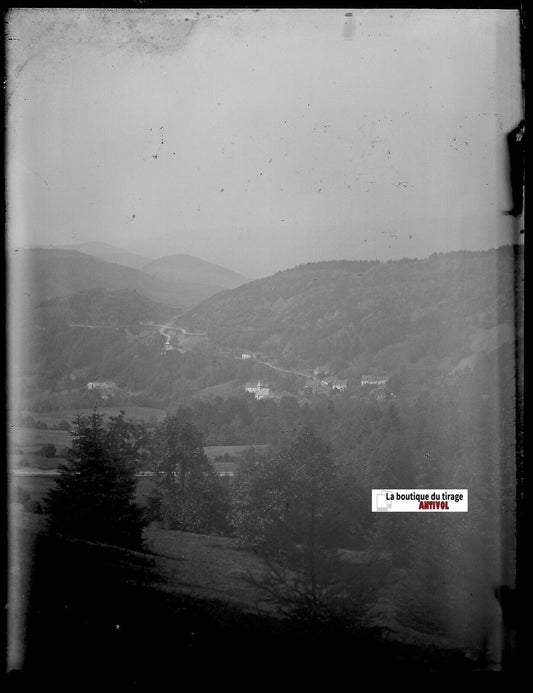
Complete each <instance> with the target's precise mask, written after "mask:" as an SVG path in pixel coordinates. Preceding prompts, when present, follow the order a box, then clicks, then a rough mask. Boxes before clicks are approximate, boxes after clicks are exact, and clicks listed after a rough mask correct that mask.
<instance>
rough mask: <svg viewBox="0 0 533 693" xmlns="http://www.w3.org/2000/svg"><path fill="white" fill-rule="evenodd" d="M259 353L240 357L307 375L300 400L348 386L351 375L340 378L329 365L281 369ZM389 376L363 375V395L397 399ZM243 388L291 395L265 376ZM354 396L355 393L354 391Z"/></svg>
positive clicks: (269, 395)
mask: <svg viewBox="0 0 533 693" xmlns="http://www.w3.org/2000/svg"><path fill="white" fill-rule="evenodd" d="M259 356H260V355H259V354H257V353H251V352H243V353H242V354H241V355H240V359H241V360H243V361H251V360H253V361H255V362H257V363H259V364H261V365H265V366H268V367H270V368H272V369H273V370H276V371H281V372H287V373H293V374H295V375H299V376H302V377H304V378H305V382H304V385H303V387H302V388H300V390H299V391H298V395H299V397H300V399H299V400H298V403H299V404H305V402H306V401H308V400H309V399H310V398H312V397H316V396H320V395H331V394H336V393H340V392H345V391H346V390H347V389H348V379H347V378H338V377H336V376H335V375H334V374H331V373H330V372H329V370H328V369H327V367H319V368H315V369H314V371H313V372H312V373H305V372H302V371H290V370H288V369H281V368H279V367H277V366H275V365H273V364H270V363H268V362H266V361H263V360H260V359H259ZM388 382H389V376H388V375H386V374H377V375H362V376H361V381H360V388H361V392H362V394H363V395H366V396H368V397H370V398H372V399H374V400H375V401H376V402H384V401H386V400H388V399H394V398H395V397H396V395H395V394H394V393H393V392H390V390H389V389H388V388H387V383H388ZM244 390H245V391H246V392H249V393H251V394H253V395H254V397H255V399H258V400H261V399H281V397H284V396H287V395H290V393H288V392H285V391H281V392H280V391H278V390H277V389H276V388H275V387H274V386H273V385H272V384H271V383H269V382H267V381H265V380H264V379H263V380H261V379H258V380H257V382H256V381H249V382H247V383H246V384H245V385H244ZM352 396H353V397H355V395H352Z"/></svg>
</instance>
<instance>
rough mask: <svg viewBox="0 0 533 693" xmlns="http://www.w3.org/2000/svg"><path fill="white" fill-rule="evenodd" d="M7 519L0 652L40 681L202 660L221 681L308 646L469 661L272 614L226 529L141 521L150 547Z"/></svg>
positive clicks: (31, 519) (397, 664)
mask: <svg viewBox="0 0 533 693" xmlns="http://www.w3.org/2000/svg"><path fill="white" fill-rule="evenodd" d="M14 522H15V524H16V528H15V529H16V531H15V532H14V533H13V534H12V537H14V539H15V542H16V545H17V549H18V550H17V552H16V554H15V558H14V562H11V563H10V576H11V581H12V582H11V586H12V587H14V589H13V590H12V592H11V595H10V601H9V609H10V611H9V613H10V616H11V619H12V620H13V618H15V623H16V625H18V629H17V628H15V629H14V630H13V629H12V630H11V631H10V646H11V648H10V654H11V655H13V654H14V655H16V657H14V658H12V660H11V662H10V663H11V666H14V665H15V666H17V668H20V669H21V670H22V671H23V672H25V673H26V675H28V676H34V677H35V681H34V683H35V684H39V685H40V686H42V683H43V681H48V680H50V681H51V682H52V681H53V682H54V683H57V680H58V677H59V678H62V677H64V678H65V679H67V680H68V681H69V683H70V687H69V689H70V690H74V689H77V683H78V682H80V677H81V679H82V680H83V681H84V682H85V681H87V677H90V676H93V677H94V682H97V681H98V682H100V683H101V681H102V680H106V682H108V683H109V682H110V681H109V679H108V678H107V676H106V678H105V679H104V678H102V675H103V674H106V675H109V674H110V673H111V674H112V675H113V677H114V678H113V679H112V681H111V682H112V683H115V682H116V683H121V684H122V685H121V686H119V689H120V690H124V683H125V682H127V683H128V684H129V687H128V690H129V688H130V687H131V688H134V687H139V683H140V682H144V683H148V684H149V686H148V687H149V689H150V690H155V689H157V690H159V689H160V688H161V689H164V688H163V687H161V686H160V685H158V686H157V687H156V688H154V684H155V677H156V676H158V675H161V676H162V679H166V684H167V686H168V681H169V680H170V679H169V678H168V677H169V675H176V671H178V673H179V675H180V676H182V675H183V673H184V671H185V669H188V670H190V671H191V672H193V673H194V675H195V681H196V682H198V680H199V679H198V677H199V676H201V674H202V672H204V671H205V670H209V671H210V672H213V673H215V674H216V676H217V678H218V680H219V681H220V676H221V675H222V674H224V675H227V676H231V677H232V679H233V677H234V675H235V672H234V668H235V667H237V668H238V667H239V666H240V662H242V661H245V662H247V663H252V662H253V663H254V666H255V667H256V671H259V669H257V667H261V670H263V669H264V668H265V667H267V669H268V668H271V667H274V668H275V669H276V670H277V668H278V667H280V666H281V664H282V663H283V661H284V660H285V664H287V663H289V664H292V665H293V666H294V667H295V668H296V669H298V670H300V669H301V668H302V666H304V664H305V666H308V664H309V657H312V658H313V661H316V662H317V663H318V662H321V663H322V664H326V665H327V666H326V670H328V671H329V673H330V674H331V667H333V668H334V670H335V671H337V670H338V668H339V667H340V666H342V664H343V663H344V665H346V666H347V667H348V665H349V669H350V670H351V671H352V673H353V670H354V667H355V668H356V670H357V671H358V673H359V674H362V673H365V674H374V675H375V673H376V672H379V671H381V670H382V669H386V670H387V671H388V672H390V673H391V674H392V673H402V672H403V673H407V672H409V673H410V674H414V673H417V674H421V673H435V672H437V671H443V672H444V671H446V673H448V674H449V673H452V672H453V673H454V674H458V673H466V672H467V671H468V670H469V668H470V666H471V663H470V662H468V661H467V660H466V658H465V657H464V654H463V653H461V652H458V651H457V650H454V649H453V648H450V647H449V646H446V645H445V644H443V645H442V646H439V645H438V644H437V643H436V642H429V641H428V643H427V644H422V643H421V644H417V645H413V644H407V643H402V642H398V641H395V640H394V639H393V638H391V637H388V638H387V639H383V638H382V637H381V636H380V635H379V633H374V632H373V631H369V630H364V629H355V630H354V629H350V628H348V629H346V628H344V627H343V626H342V625H341V626H338V625H334V624H332V625H331V626H328V625H325V626H323V627H322V626H321V627H320V629H318V630H317V629H315V630H309V626H307V625H305V624H302V623H300V624H298V623H292V622H287V621H283V620H281V619H279V618H275V617H274V614H273V613H272V611H271V610H269V609H268V608H267V606H266V605H262V607H263V608H262V609H260V610H258V599H260V597H261V595H260V593H259V592H258V591H257V590H256V588H254V587H252V586H251V585H250V584H249V583H248V582H246V581H245V580H243V576H244V575H245V574H246V573H247V572H248V571H251V572H252V574H254V575H256V576H258V575H260V574H261V571H262V570H263V568H262V564H261V563H260V562H259V560H258V559H257V558H256V557H255V556H254V555H253V554H251V553H249V552H247V551H243V550H239V549H237V548H236V547H235V545H234V544H233V541H232V540H231V539H229V538H224V537H214V536H206V535H198V534H186V533H183V532H171V531H166V530H161V529H159V528H157V527H150V528H148V529H147V530H146V533H145V535H146V541H147V545H148V548H149V549H151V551H152V553H140V552H134V551H128V550H126V549H121V548H118V547H112V546H107V545H104V544H98V543H94V542H84V541H80V540H65V539H60V538H56V539H54V538H51V537H46V535H44V534H43V529H44V526H45V518H44V517H43V516H36V515H30V514H28V513H24V512H20V511H19V512H17V514H16V517H15V518H14ZM13 580H15V582H13ZM25 595H27V596H25ZM312 669H313V671H315V666H314V665H313V667H312ZM279 671H281V669H279ZM300 674H301V671H300ZM115 677H116V678H115ZM161 683H163V680H162V681H161ZM73 684H74V685H73ZM32 689H33V688H32Z"/></svg>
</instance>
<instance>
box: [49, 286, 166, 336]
mask: <svg viewBox="0 0 533 693" xmlns="http://www.w3.org/2000/svg"><path fill="white" fill-rule="evenodd" d="M36 313H37V316H38V318H37V319H38V320H39V321H40V322H42V323H43V324H44V325H46V324H49V323H50V322H51V321H56V322H58V321H62V322H64V323H67V324H69V323H70V324H87V325H100V326H104V325H105V326H113V327H125V326H130V325H139V324H140V323H144V322H155V323H161V322H164V321H166V320H168V319H170V318H171V317H172V316H173V315H174V308H173V307H172V306H168V305H163V304H161V303H156V302H155V301H151V300H150V299H148V298H146V297H145V296H142V295H141V294H139V293H137V292H136V291H135V290H133V289H121V290H118V291H110V290H109V289H90V290H88V291H79V292H77V293H75V294H71V295H70V296H62V297H59V298H52V299H49V300H47V301H43V303H41V304H39V306H38V308H37V311H36Z"/></svg>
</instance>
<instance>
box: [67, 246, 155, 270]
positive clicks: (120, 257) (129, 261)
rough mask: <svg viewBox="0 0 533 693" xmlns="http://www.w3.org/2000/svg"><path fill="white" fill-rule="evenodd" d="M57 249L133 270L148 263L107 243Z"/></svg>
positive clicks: (141, 257) (147, 260) (138, 256)
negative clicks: (83, 254) (74, 251)
mask: <svg viewBox="0 0 533 693" xmlns="http://www.w3.org/2000/svg"><path fill="white" fill-rule="evenodd" d="M58 247H60V248H61V249H63V250H78V251H79V252H80V253H86V254H87V255H92V256H93V257H97V258H99V259H100V260H105V262H114V263H116V264H118V265H125V266H126V267H133V268H134V269H141V267H143V266H144V265H146V263H147V262H150V258H148V257H144V256H143V255H137V254H136V253H130V252H128V251H127V250H124V249H123V248H118V247H117V246H114V245H110V244H109V243H103V242H101V241H93V242H91V243H76V244H72V245H64V246H58Z"/></svg>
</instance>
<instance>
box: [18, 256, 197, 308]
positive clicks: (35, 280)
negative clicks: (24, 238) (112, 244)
mask: <svg viewBox="0 0 533 693" xmlns="http://www.w3.org/2000/svg"><path fill="white" fill-rule="evenodd" d="M9 270H10V274H11V284H10V289H11V291H12V295H13V298H16V297H20V298H22V297H25V298H26V299H27V300H28V301H30V302H31V303H33V304H38V303H41V302H42V301H44V300H47V299H51V298H58V297H61V296H69V295H70V294H75V293H77V292H79V291H88V290H90V289H107V290H110V291H118V290H121V289H130V290H134V291H137V292H138V293H139V294H142V295H143V296H146V297H147V298H149V299H151V300H152V301H156V302H158V303H163V304H167V305H170V306H173V308H174V309H175V312H178V311H179V310H182V309H183V308H184V307H187V306H189V307H190V306H191V305H192V304H193V302H192V301H188V300H187V297H186V294H187V290H188V288H189V287H188V286H187V285H183V286H180V285H179V284H177V283H173V284H169V283H168V282H164V281H162V280H160V279H157V278H155V277H151V276H149V275H148V274H145V273H144V272H141V271H140V270H136V269H133V268H132V267H124V266H123V265H118V264H114V263H110V262H105V261H103V260H99V259H98V258H96V257H92V256H91V255H87V254H85V253H81V252H79V251H76V250H59V249H40V248H30V249H22V250H18V251H16V252H15V253H13V255H12V256H11V259H10V263H9Z"/></svg>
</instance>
